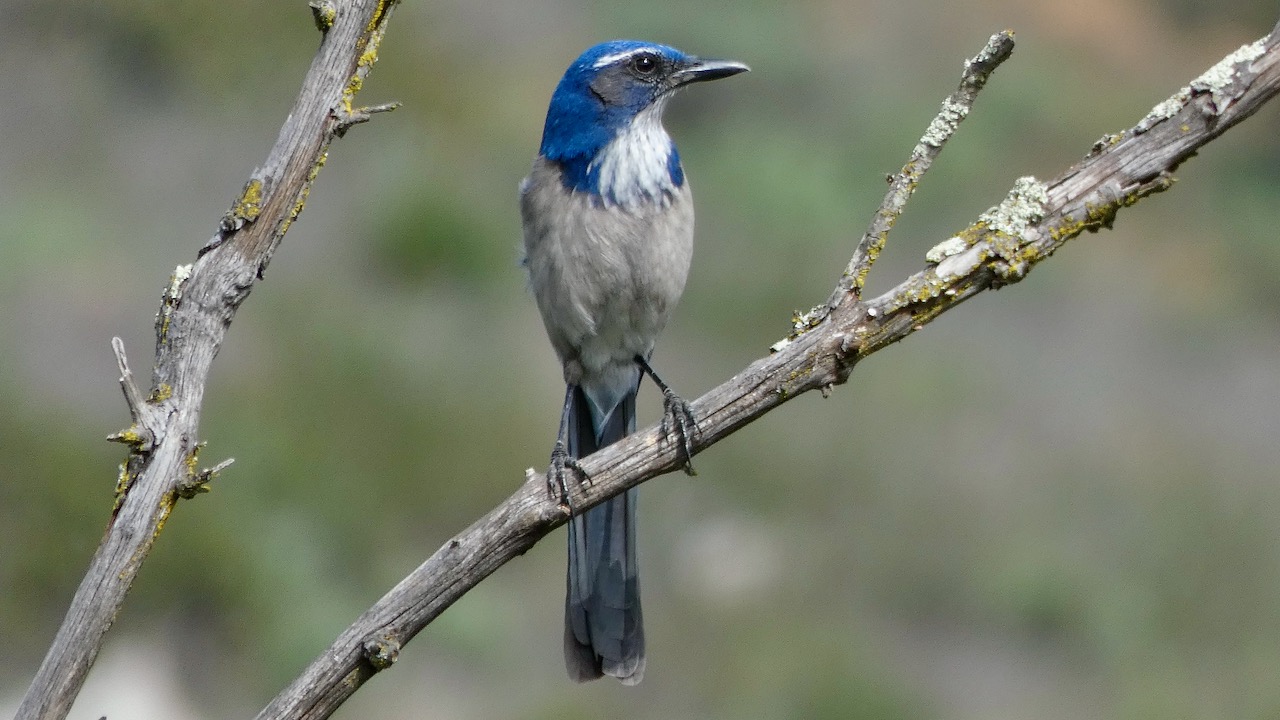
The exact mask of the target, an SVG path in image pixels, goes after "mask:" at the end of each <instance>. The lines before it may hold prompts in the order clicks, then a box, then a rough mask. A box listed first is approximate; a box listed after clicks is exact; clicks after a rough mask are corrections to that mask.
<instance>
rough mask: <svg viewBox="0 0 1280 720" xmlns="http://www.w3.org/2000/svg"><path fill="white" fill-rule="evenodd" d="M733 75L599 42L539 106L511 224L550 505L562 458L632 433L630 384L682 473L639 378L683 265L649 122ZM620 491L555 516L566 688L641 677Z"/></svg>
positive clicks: (640, 44)
mask: <svg viewBox="0 0 1280 720" xmlns="http://www.w3.org/2000/svg"><path fill="white" fill-rule="evenodd" d="M749 69H750V68H748V67H747V66H746V65H744V64H742V63H740V62H735V61H731V60H712V59H704V58H699V57H696V56H693V55H687V54H685V53H683V52H681V51H679V50H677V49H675V48H673V47H670V46H667V45H661V44H657V43H652V42H644V41H639V40H612V41H608V42H603V43H600V44H598V45H595V46H593V47H591V48H588V49H587V50H586V51H585V52H583V53H582V54H581V55H580V56H579V57H578V58H577V59H576V60H574V61H573V63H572V64H570V65H569V67H568V69H567V70H566V71H565V73H564V76H563V77H562V78H561V79H560V82H559V84H558V85H557V86H556V88H555V91H554V93H553V94H552V96H551V102H550V104H549V106H548V108H547V118H546V123H545V125H544V126H543V133H542V143H541V146H540V147H539V151H538V155H537V157H536V158H535V159H534V162H533V168H532V170H531V171H530V173H529V175H528V177H526V178H525V179H524V180H523V181H522V182H521V184H520V213H521V220H522V225H523V231H524V265H525V269H526V270H527V273H528V280H529V286H530V289H531V290H532V294H533V296H534V299H535V301H536V304H537V306H538V310H539V313H540V314H541V316H542V320H543V324H544V325H545V327H546V331H547V336H548V338H549V339H550V341H551V345H552V347H553V349H554V350H555V353H556V355H557V356H558V358H559V360H560V363H561V367H562V369H563V372H564V382H565V396H564V406H563V409H562V412H561V416H560V427H559V431H558V433H557V436H556V443H555V446H554V449H553V450H552V454H551V467H550V469H549V470H548V473H547V476H548V484H549V485H551V486H552V488H551V489H552V490H553V491H555V489H556V488H555V486H556V485H557V484H558V486H559V492H560V493H561V499H562V501H563V502H564V503H565V504H566V505H567V504H568V489H567V487H566V486H565V485H564V482H565V477H566V475H567V474H570V473H576V474H578V475H579V476H580V479H581V478H582V477H585V474H583V473H582V470H581V467H580V466H579V465H578V463H577V459H579V458H583V457H586V456H587V455H589V454H591V453H592V452H595V451H596V450H598V449H600V448H603V447H605V446H606V445H609V444H611V443H613V442H614V441H616V440H618V439H620V438H622V437H624V436H626V435H627V434H629V433H632V432H634V431H635V427H636V404H635V399H636V392H637V391H638V389H639V385H640V380H641V379H642V377H643V376H644V375H648V376H649V377H650V378H652V379H653V381H654V382H655V384H656V385H657V386H658V388H659V390H661V391H662V394H663V413H664V414H663V422H662V427H663V429H664V431H666V432H667V433H668V436H669V437H670V433H672V432H673V431H674V433H675V434H676V435H677V436H678V437H677V438H676V439H677V440H678V442H679V443H680V447H681V450H682V451H683V454H684V460H685V470H686V472H690V473H691V472H692V467H691V466H690V465H689V462H690V460H691V456H692V445H691V435H692V434H693V433H694V432H695V431H696V423H695V419H694V417H693V415H692V413H691V412H690V411H689V407H688V404H687V403H685V402H684V401H683V400H681V399H680V398H679V396H677V395H676V394H675V393H674V392H672V390H671V389H670V387H669V386H668V385H667V384H666V383H664V382H663V381H662V380H661V378H659V377H658V375H657V374H656V373H655V372H654V371H653V368H652V367H650V365H649V358H650V357H651V355H652V353H653V348H654V343H655V341H656V339H657V337H658V335H659V333H660V332H661V331H662V329H663V327H664V326H665V325H666V324H667V321H668V320H669V319H670V317H671V313H672V311H673V310H674V308H675V306H676V303H677V302H678V301H679V299H680V295H681V293H682V292H683V291H684V285H685V279H686V278H687V276H688V272H689V264H690V260H691V258H692V255H693V199H692V195H691V194H690V190H689V182H688V179H687V178H686V177H685V172H684V167H683V165H682V164H681V162H680V155H679V153H678V152H677V151H676V146H675V144H674V143H673V142H672V140H671V137H670V135H668V134H667V131H666V129H665V128H664V127H663V125H662V117H663V111H664V110H665V109H666V106H667V103H668V101H669V100H670V99H671V98H672V96H673V95H674V94H675V93H676V91H677V90H679V89H681V88H683V87H685V86H687V85H690V84H692V83H697V82H702V81H707V80H717V79H720V78H726V77H730V76H732V75H737V74H738V73H742V72H746V71H747V70H749ZM636 494H637V491H636V489H635V488H632V489H630V490H627V491H626V492H625V493H623V494H622V495H619V496H617V497H614V498H612V499H610V500H608V501H606V502H605V503H603V504H601V505H598V506H596V507H594V508H591V509H589V510H587V511H586V512H583V513H575V512H574V509H573V507H572V506H571V505H569V512H570V521H569V557H568V572H567V576H566V581H565V584H566V594H565V632H564V654H565V666H566V668H567V669H568V672H569V676H570V677H571V678H573V679H574V680H576V681H578V682H585V681H588V680H594V679H596V678H600V677H603V676H605V675H609V676H612V677H615V678H617V679H618V680H619V681H621V682H622V683H623V684H625V685H634V684H636V683H639V682H640V680H641V678H643V676H644V670H645V643H644V623H643V619H642V612H641V606H640V579H639V575H638V573H637V568H636Z"/></svg>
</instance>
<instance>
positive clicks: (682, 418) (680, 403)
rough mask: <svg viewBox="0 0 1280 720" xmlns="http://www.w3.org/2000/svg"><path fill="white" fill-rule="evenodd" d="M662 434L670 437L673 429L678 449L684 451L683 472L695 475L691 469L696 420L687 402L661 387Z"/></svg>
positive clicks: (669, 389) (695, 472) (696, 426)
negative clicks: (678, 445) (678, 444)
mask: <svg viewBox="0 0 1280 720" xmlns="http://www.w3.org/2000/svg"><path fill="white" fill-rule="evenodd" d="M660 427H661V429H662V434H663V436H664V437H666V438H668V439H670V438H671V436H672V434H673V431H674V435H675V436H676V440H677V442H679V443H680V450H681V451H682V452H683V453H684V474H685V475H697V474H698V471H697V470H694V469H693V436H694V435H695V434H696V433H697V432H698V421H697V420H695V419H694V417H693V411H692V410H690V409H689V403H687V402H685V401H684V398H681V397H680V396H679V395H676V394H675V393H674V392H672V391H671V388H667V387H664V388H662V425H661V426H660Z"/></svg>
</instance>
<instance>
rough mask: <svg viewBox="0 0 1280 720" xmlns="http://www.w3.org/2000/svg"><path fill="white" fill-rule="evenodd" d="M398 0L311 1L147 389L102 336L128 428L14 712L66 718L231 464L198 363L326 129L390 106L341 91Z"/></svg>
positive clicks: (178, 291) (283, 221)
mask: <svg viewBox="0 0 1280 720" xmlns="http://www.w3.org/2000/svg"><path fill="white" fill-rule="evenodd" d="M395 2H396V0H318V2H317V3H314V4H313V10H315V13H316V22H317V25H318V26H319V27H320V29H321V31H322V32H323V33H324V40H323V42H322V43H321V45H320V49H319V51H318V52H317V53H316V56H315V59H314V60H313V61H312V63H311V68H310V69H309V70H308V72H307V76H306V80H305V81H304V82H303V86H302V91H301V93H300V94H299V96H298V99H297V101H296V102H295V104H294V106H293V109H292V111H291V112H290V113H289V116H288V119H287V120H286V121H285V124H284V126H283V127H282V128H281V130H280V134H279V136H278V138H277V140H276V143H275V145H274V147H272V149H271V153H270V155H269V156H268V157H267V160H266V162H265V163H264V164H263V166H262V168H261V169H259V170H257V171H255V172H254V173H253V176H252V177H251V178H250V180H249V181H248V182H247V183H246V184H245V187H244V191H243V193H242V194H241V195H240V197H239V198H238V199H237V200H236V201H235V203H234V204H233V206H232V208H231V209H230V210H229V211H228V212H227V214H226V216H225V217H223V219H222V222H221V223H220V224H219V227H218V230H217V232H216V233H215V234H214V236H213V238H212V239H211V240H210V241H209V242H208V243H207V244H206V245H205V247H204V248H203V249H202V250H201V251H200V253H199V256H198V257H197V259H196V260H195V262H194V263H192V264H191V265H182V266H179V267H178V268H177V270H175V272H174V274H173V276H172V277H171V278H170V282H169V285H168V287H167V288H166V289H165V291H164V293H163V296H162V299H161V305H160V312H159V313H158V314H157V315H156V357H155V366H154V369H153V372H152V382H151V391H150V393H149V394H148V395H147V396H145V397H144V396H143V394H142V391H141V390H140V389H139V388H138V386H137V384H136V382H135V380H134V377H133V373H132V372H131V371H130V370H129V365H128V362H127V361H126V359H125V354H124V346H123V343H121V342H120V341H119V339H116V340H113V341H112V348H113V349H114V351H115V353H116V358H117V362H118V364H119V366H120V374H121V379H120V382H121V386H122V388H123V390H124V394H125V399H126V401H127V402H128V404H129V412H130V415H131V416H132V418H133V425H131V426H130V427H129V428H128V429H126V430H124V431H121V432H119V433H115V434H114V435H112V436H111V438H110V439H112V440H114V441H117V442H121V443H124V444H125V445H127V446H128V447H129V449H130V454H129V457H128V459H127V460H126V461H125V462H124V463H122V464H121V466H120V476H119V480H118V482H117V485H116V501H115V506H114V508H113V510H112V514H111V519H110V522H109V524H108V526H107V529H106V533H105V535H104V537H103V539H102V542H101V544H100V545H99V546H98V550H97V552H96V553H95V554H94V557H93V560H92V563H91V565H90V567H89V570H88V572H87V573H86V574H85V577H84V579H83V580H82V581H81V583H80V587H79V588H78V589H77V590H76V594H75V597H74V599H73V600H72V602H71V607H70V609H69V610H68V611H67V615H66V617H65V618H64V619H63V622H62V626H61V627H60V628H59V629H58V633H57V635H56V636H55V638H54V640H53V643H52V645H51V646H50V648H49V651H48V653H47V654H46V656H45V658H44V662H43V663H42V664H41V666H40V669H39V670H38V671H37V673H36V676H35V678H34V679H33V680H32V681H31V685H30V687H29V688H28V690H27V694H26V696H25V697H24V698H23V700H22V705H21V706H20V707H19V709H18V715H17V717H18V718H19V720H34V719H36V718H41V719H43V718H54V719H57V718H64V717H66V715H67V713H68V712H69V711H70V709H71V704H72V702H73V701H74V700H75V697H76V695H77V694H78V693H79V691H80V687H81V686H82V685H83V683H84V680H85V677H86V675H87V674H88V672H89V668H90V666H92V665H93V662H94V660H95V658H96V657H97V655H98V649H99V648H100V647H101V645H102V640H103V637H104V636H105V634H106V632H107V630H108V629H110V627H111V623H112V621H113V620H114V618H115V616H116V614H117V613H118V612H119V609H120V605H121V603H122V602H123V601H124V597H125V593H127V592H128V590H129V586H130V585H132V584H133V580H134V578H135V577H137V574H138V570H139V569H140V567H141V566H142V562H143V560H145V559H146V557H147V554H148V553H149V552H150V550H151V547H152V544H153V543H154V542H155V539H156V536H157V535H158V534H159V533H160V530H161V529H162V528H163V527H164V522H165V520H166V519H167V518H168V517H169V513H170V512H172V510H173V507H174V505H175V504H176V503H177V501H178V499H179V498H180V497H190V496H193V495H195V494H197V493H199V492H201V491H203V490H204V489H207V488H206V484H207V483H208V482H210V481H211V480H212V479H213V478H214V476H215V475H216V474H217V473H218V472H219V471H220V470H222V469H223V468H225V467H226V466H227V462H228V461H224V462H222V463H218V464H216V465H214V466H213V467H211V468H208V469H205V470H198V469H197V468H198V464H197V463H198V459H199V458H198V455H199V452H200V448H201V446H202V443H199V442H197V440H196V438H197V430H198V428H199V420H200V407H201V401H202V399H203V397H204V386H205V382H206V380H207V378H208V375H209V368H210V365H211V364H212V362H213V358H214V356H216V355H217V353H218V348H219V347H221V345H222V341H223V339H224V337H225V336H226V332H227V329H228V327H229V326H230V325H231V320H232V318H233V317H234V316H235V313H236V310H237V309H238V308H239V307H240V304H241V303H242V302H244V299H245V298H246V297H247V296H248V295H249V291H250V290H251V289H252V288H253V285H254V283H255V282H256V281H257V280H258V279H260V278H261V277H262V272H263V270H264V269H265V268H266V267H267V264H268V263H269V262H270V261H271V256H272V254H274V252H275V250H276V248H277V247H278V246H279V244H280V241H281V239H282V238H283V237H284V234H285V232H286V231H287V230H288V228H289V226H290V225H291V224H292V223H293V221H294V220H296V219H297V217H298V214H299V213H300V212H302V207H303V205H304V204H305V202H306V198H307V193H308V191H309V190H310V188H311V183H312V182H313V181H314V180H315V177H316V173H317V172H319V170H320V167H321V166H322V165H323V164H324V161H325V157H326V152H327V149H328V147H329V144H330V142H331V141H332V140H333V138H334V137H336V136H338V135H340V134H341V133H342V132H343V131H345V130H346V129H347V127H349V126H350V125H351V124H353V123H357V122H363V121H365V120H367V119H369V115H370V114H371V113H374V112H380V111H383V110H387V109H390V108H389V107H387V106H377V107H372V108H363V109H358V108H353V107H352V105H351V101H352V99H353V97H354V96H355V94H356V91H358V90H359V89H360V86H361V84H362V83H363V80H364V77H365V76H366V75H367V74H368V73H369V70H370V69H371V68H372V67H373V64H374V62H376V60H377V57H378V54H377V53H378V45H379V43H380V42H381V39H382V36H383V32H384V31H385V28H386V23H387V21H388V19H389V16H390V14H391V9H392V7H393V6H394V5H395Z"/></svg>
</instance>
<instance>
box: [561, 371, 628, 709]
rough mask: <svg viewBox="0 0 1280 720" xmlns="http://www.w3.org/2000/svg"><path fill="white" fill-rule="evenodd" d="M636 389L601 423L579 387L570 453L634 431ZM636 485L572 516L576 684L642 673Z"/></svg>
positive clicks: (570, 590) (568, 626)
mask: <svg viewBox="0 0 1280 720" xmlns="http://www.w3.org/2000/svg"><path fill="white" fill-rule="evenodd" d="M635 427H636V393H635V390H632V391H631V392H629V393H627V395H626V396H625V397H623V398H622V400H621V401H620V402H619V403H618V405H617V406H616V407H614V409H613V411H612V412H610V413H609V414H608V416H607V417H605V418H604V419H603V420H602V422H601V427H599V428H596V427H595V423H594V422H593V421H592V416H591V408H590V404H589V403H588V402H587V399H586V396H585V395H584V394H583V392H582V389H581V388H575V389H574V392H573V407H572V412H570V414H569V428H568V435H569V447H568V451H569V455H570V456H572V457H575V458H582V457H586V456H587V455H590V454H591V453H593V452H595V451H596V450H597V449H598V448H601V447H604V446H605V445H608V444H610V443H612V442H614V441H615V440H617V439H618V438H621V437H623V436H625V435H628V434H630V433H632V432H634V431H635ZM636 492H637V491H636V489H635V488H632V489H631V490H628V491H627V492H626V493H624V494H622V495H619V496H617V497H615V498H613V499H612V500H609V501H607V502H605V503H604V504H602V505H597V506H596V507H594V508H591V509H590V510H588V511H586V512H585V513H583V514H581V515H578V516H576V517H574V518H573V519H572V520H570V521H569V573H568V578H567V582H566V585H567V591H566V595H565V603H564V661H565V666H566V667H567V668H568V669H569V676H570V677H572V678H573V679H574V680H577V681H578V682H584V681H587V680H594V679H596V678H598V677H601V676H602V675H611V676H613V677H616V678H618V679H619V680H621V681H622V683H623V684H624V685H634V684H636V683H638V682H640V679H641V678H642V677H643V676H644V622H643V620H642V616H641V612H640V575H639V572H638V570H637V568H636Z"/></svg>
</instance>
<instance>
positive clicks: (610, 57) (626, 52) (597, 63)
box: [591, 47, 658, 68]
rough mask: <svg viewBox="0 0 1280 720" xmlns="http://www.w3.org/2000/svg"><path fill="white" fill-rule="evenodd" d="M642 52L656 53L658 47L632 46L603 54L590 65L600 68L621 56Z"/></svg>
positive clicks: (619, 58)
mask: <svg viewBox="0 0 1280 720" xmlns="http://www.w3.org/2000/svg"><path fill="white" fill-rule="evenodd" d="M642 52H651V53H657V52H658V49H657V48H651V47H641V48H632V49H630V50H623V51H622V52H616V53H613V54H612V55H605V56H604V57H602V58H600V59H599V60H596V61H595V63H593V64H592V65H591V67H593V68H602V67H604V66H605V65H612V64H613V63H615V62H617V61H619V60H621V59H622V58H625V57H631V56H632V55H635V54H636V53H642Z"/></svg>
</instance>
